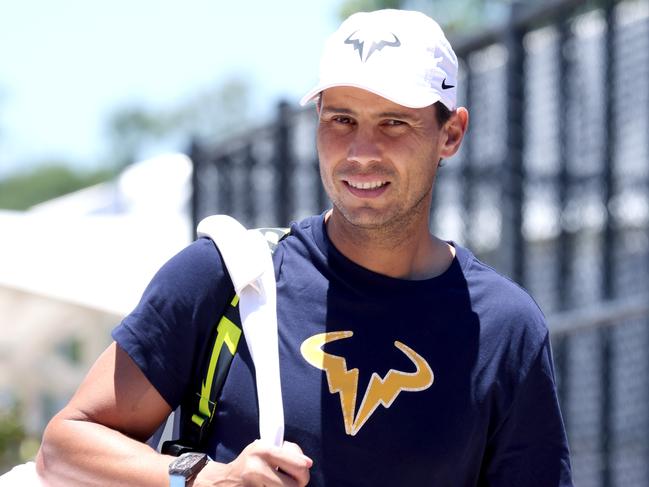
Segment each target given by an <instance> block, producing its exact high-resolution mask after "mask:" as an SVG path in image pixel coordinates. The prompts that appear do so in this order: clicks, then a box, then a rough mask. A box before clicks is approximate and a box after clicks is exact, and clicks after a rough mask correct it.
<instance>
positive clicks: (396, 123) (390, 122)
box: [385, 119, 406, 126]
mask: <svg viewBox="0 0 649 487" xmlns="http://www.w3.org/2000/svg"><path fill="white" fill-rule="evenodd" d="M405 123H406V122H404V121H403V120H393V119H390V120H386V121H385V124H386V125H390V126H399V125H405Z"/></svg>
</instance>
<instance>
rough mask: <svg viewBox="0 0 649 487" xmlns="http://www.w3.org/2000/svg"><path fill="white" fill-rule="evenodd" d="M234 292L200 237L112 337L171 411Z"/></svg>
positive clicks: (220, 264)
mask: <svg viewBox="0 0 649 487" xmlns="http://www.w3.org/2000/svg"><path fill="white" fill-rule="evenodd" d="M233 293H234V291H233V290H232V284H231V282H230V279H229V277H228V275H227V271H226V270H225V266H224V265H223V261H222V259H221V256H220V254H219V252H218V251H217V249H216V247H215V246H214V244H213V242H212V241H211V240H210V239H207V238H201V239H199V240H197V241H196V242H194V243H192V244H190V245H189V246H188V247H186V248H185V249H184V250H182V251H181V252H180V253H178V254H177V255H175V256H174V257H172V258H171V259H170V260H169V261H168V262H167V263H166V264H165V265H163V266H162V267H161V268H160V270H159V271H158V272H157V273H156V275H155V276H154V277H153V279H152V280H151V282H150V283H149V285H148V286H147V288H146V290H145V291H144V294H143V295H142V298H141V300H140V302H139V304H138V305H137V307H136V308H135V309H134V310H133V312H131V313H130V314H129V315H128V316H126V318H124V320H123V321H122V322H121V323H120V324H119V325H118V326H117V327H116V328H115V329H114V330H113V332H112V336H113V339H114V340H115V341H116V342H117V344H118V345H119V346H120V347H121V348H122V349H124V350H125V351H126V353H127V354H128V355H129V356H130V357H131V359H133V361H134V362H135V363H136V364H137V365H138V367H139V368H140V369H141V370H142V372H143V373H144V375H145V376H146V377H147V379H148V380H149V381H150V382H151V383H152V384H153V386H154V387H155V388H156V389H157V390H158V392H159V393H160V394H161V395H162V397H163V398H164V399H165V401H167V403H168V404H169V405H170V406H171V407H172V408H176V407H177V406H178V405H179V404H180V402H181V401H182V398H183V396H184V393H185V391H186V389H187V387H188V385H189V384H190V379H191V377H192V376H193V374H194V371H195V370H196V369H197V367H198V366H197V363H198V362H199V358H200V357H201V356H202V355H201V354H202V351H203V348H204V346H205V344H206V342H207V339H208V337H209V335H210V332H211V330H212V327H213V326H214V324H215V322H216V321H217V320H218V319H219V317H220V315H221V314H222V313H223V310H224V309H225V306H226V304H227V300H228V299H229V298H231V296H232V294H233Z"/></svg>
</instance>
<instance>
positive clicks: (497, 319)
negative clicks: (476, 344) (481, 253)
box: [461, 249, 547, 340]
mask: <svg viewBox="0 0 649 487" xmlns="http://www.w3.org/2000/svg"><path fill="white" fill-rule="evenodd" d="M461 251H462V252H465V253H466V254H465V255H466V257H465V262H464V276H465V278H466V280H467V286H468V289H469V293H470V295H471V299H472V302H473V305H474V307H475V309H476V310H478V311H479V313H480V314H481V315H482V316H483V317H485V318H486V320H485V323H487V324H490V325H492V326H493V327H494V328H496V329H498V330H499V331H500V332H504V331H509V332H511V333H516V334H518V333H519V332H523V331H525V332H526V333H529V332H530V331H532V332H533V333H532V334H533V335H535V336H536V337H537V338H538V339H541V340H542V339H543V338H544V337H545V336H546V334H547V326H546V323H545V317H544V315H543V312H542V311H541V308H540V307H539V305H538V304H537V302H536V301H535V300H534V298H533V297H532V296H531V295H530V293H529V292H528V291H527V290H526V289H524V288H523V287H522V286H521V285H520V284H518V283H517V282H515V281H514V280H512V279H511V278H509V277H507V276H505V275H504V274H502V273H500V272H499V271H497V270H496V269H494V268H493V267H491V266H490V265H488V264H485V263H484V262H482V261H481V260H480V259H478V258H477V257H475V256H474V255H473V254H472V253H471V252H469V251H468V250H466V249H462V250H461Z"/></svg>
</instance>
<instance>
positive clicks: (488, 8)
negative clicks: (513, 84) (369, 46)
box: [339, 0, 532, 35]
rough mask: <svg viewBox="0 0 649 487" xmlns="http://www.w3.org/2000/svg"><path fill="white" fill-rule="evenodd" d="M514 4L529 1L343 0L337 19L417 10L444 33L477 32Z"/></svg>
mask: <svg viewBox="0 0 649 487" xmlns="http://www.w3.org/2000/svg"><path fill="white" fill-rule="evenodd" d="M514 1H527V2H531V1H532V0H344V1H343V3H342V4H341V6H340V10H339V12H340V18H341V20H342V19H345V18H347V17H348V16H349V15H351V14H352V13H354V12H360V11H366V12H369V11H372V10H378V9H382V8H403V9H409V10H419V11H421V12H424V13H425V14H428V15H430V16H431V17H433V18H434V19H435V20H437V21H438V22H439V23H440V24H441V25H442V26H443V27H444V30H445V32H446V33H447V34H449V35H453V34H454V33H459V32H467V31H473V30H477V29H479V28H480V27H483V26H485V25H487V24H490V23H493V22H495V21H498V20H500V19H502V18H503V17H504V16H505V15H507V12H508V11H509V5H511V4H512V3H513V2H514Z"/></svg>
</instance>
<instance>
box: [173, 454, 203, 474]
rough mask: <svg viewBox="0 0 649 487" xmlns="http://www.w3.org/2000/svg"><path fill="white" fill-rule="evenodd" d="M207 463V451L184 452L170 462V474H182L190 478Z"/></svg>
mask: <svg viewBox="0 0 649 487" xmlns="http://www.w3.org/2000/svg"><path fill="white" fill-rule="evenodd" d="M206 463H207V455H206V454H205V453H183V454H182V455H180V456H179V457H178V458H176V459H175V460H174V461H173V462H171V463H170V464H169V475H182V476H183V477H185V478H186V479H188V478H191V477H193V476H194V475H196V474H197V473H198V472H200V471H201V469H202V468H203V467H204V466H205V464H206Z"/></svg>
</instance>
